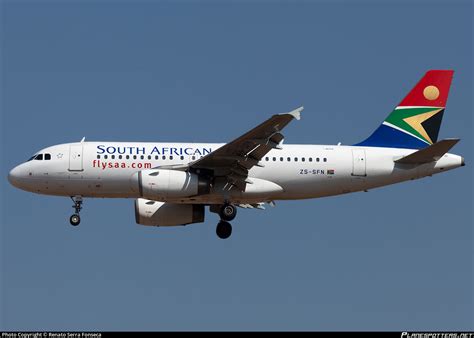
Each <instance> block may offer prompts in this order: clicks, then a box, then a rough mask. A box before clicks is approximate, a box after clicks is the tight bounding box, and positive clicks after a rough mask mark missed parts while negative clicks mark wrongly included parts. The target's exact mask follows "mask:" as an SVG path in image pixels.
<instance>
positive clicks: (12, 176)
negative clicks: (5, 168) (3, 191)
mask: <svg viewBox="0 0 474 338" xmlns="http://www.w3.org/2000/svg"><path fill="white" fill-rule="evenodd" d="M20 179H21V169H20V168H18V166H17V167H15V168H13V169H12V170H10V172H9V173H8V181H9V182H10V184H11V185H13V186H15V187H18V185H19V183H20Z"/></svg>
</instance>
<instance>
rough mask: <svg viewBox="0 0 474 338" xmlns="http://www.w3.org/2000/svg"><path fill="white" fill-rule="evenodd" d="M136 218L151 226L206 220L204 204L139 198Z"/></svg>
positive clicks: (184, 223) (141, 222)
mask: <svg viewBox="0 0 474 338" xmlns="http://www.w3.org/2000/svg"><path fill="white" fill-rule="evenodd" d="M135 220H136V221H137V223H138V224H142V225H151V226H176V225H186V224H191V223H200V222H204V205H202V204H175V203H164V202H158V201H151V200H147V199H144V198H138V199H137V200H136V201H135Z"/></svg>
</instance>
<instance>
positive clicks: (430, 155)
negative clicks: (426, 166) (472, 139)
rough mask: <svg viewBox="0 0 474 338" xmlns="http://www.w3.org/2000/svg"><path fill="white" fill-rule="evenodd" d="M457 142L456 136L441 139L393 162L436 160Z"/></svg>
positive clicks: (413, 162)
mask: <svg viewBox="0 0 474 338" xmlns="http://www.w3.org/2000/svg"><path fill="white" fill-rule="evenodd" d="M458 142H459V139H458V138H451V139H445V140H441V141H439V142H436V143H435V144H432V145H430V146H429V147H426V148H423V149H421V150H418V151H415V152H414V153H411V154H410V155H408V156H405V157H402V158H399V159H398V160H395V161H394V162H395V163H403V164H423V163H430V162H435V161H438V160H439V159H440V158H441V157H442V156H443V155H444V154H446V153H447V152H448V151H449V150H450V149H451V148H452V147H454V145H455V144H456V143H458Z"/></svg>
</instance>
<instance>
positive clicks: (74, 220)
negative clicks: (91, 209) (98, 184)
mask: <svg viewBox="0 0 474 338" xmlns="http://www.w3.org/2000/svg"><path fill="white" fill-rule="evenodd" d="M71 199H72V201H73V202H74V205H73V206H72V207H73V208H74V210H75V213H74V214H73V215H71V217H69V222H70V223H71V225H72V226H78V225H79V223H81V217H80V216H79V212H80V211H81V209H82V196H73V197H71Z"/></svg>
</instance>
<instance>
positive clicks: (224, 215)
mask: <svg viewBox="0 0 474 338" xmlns="http://www.w3.org/2000/svg"><path fill="white" fill-rule="evenodd" d="M213 209H214V210H213ZM211 211H212V212H217V213H218V214H219V216H220V218H221V221H220V222H219V223H217V227H216V234H217V236H218V237H219V238H221V239H226V238H229V237H230V235H231V234H232V225H231V224H230V223H229V221H232V220H233V219H234V218H235V216H236V215H237V208H236V206H235V205H232V204H224V205H221V206H219V209H217V208H215V207H214V208H211Z"/></svg>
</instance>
